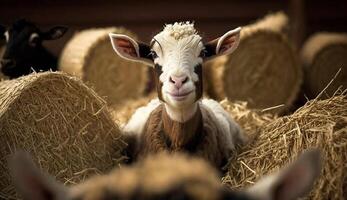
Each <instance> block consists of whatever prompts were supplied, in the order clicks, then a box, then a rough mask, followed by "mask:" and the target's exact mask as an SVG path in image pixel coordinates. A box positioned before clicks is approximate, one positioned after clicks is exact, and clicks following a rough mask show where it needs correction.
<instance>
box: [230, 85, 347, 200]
mask: <svg viewBox="0 0 347 200" xmlns="http://www.w3.org/2000/svg"><path fill="white" fill-rule="evenodd" d="M259 117H260V119H258V118H259ZM259 120H260V121H259ZM252 121H254V122H258V125H259V126H260V129H259V126H257V127H258V130H259V131H260V132H259V134H258V137H257V138H256V139H255V140H254V141H253V142H251V144H250V145H249V146H247V147H246V148H245V149H244V151H242V153H241V154H239V155H238V156H237V157H234V158H231V160H230V170H229V172H228V174H227V175H226V176H225V177H224V178H223V182H224V183H226V184H228V185H230V186H231V187H232V188H243V187H245V186H249V185H251V184H252V183H254V182H255V181H256V180H258V179H259V178H260V177H261V176H262V175H264V174H268V173H270V172H272V171H276V170H278V169H279V168H280V167H282V166H284V165H286V164H287V163H288V162H289V161H292V160H294V159H295V158H296V157H297V156H298V155H299V154H300V152H302V151H303V150H305V149H307V148H311V147H318V148H319V149H322V150H323V152H324V157H325V162H324V165H323V166H324V169H323V172H322V175H321V177H320V179H319V181H317V182H316V184H315V187H314V189H313V191H312V192H311V193H310V195H309V197H308V199H346V197H347V196H346V195H347V97H346V92H345V93H343V94H342V95H340V96H335V97H332V98H330V99H327V100H317V99H315V100H312V101H310V102H308V103H307V104H306V105H305V106H303V107H302V108H300V109H299V110H297V111H296V112H295V113H294V114H292V115H290V116H285V117H281V118H275V119H274V120H272V121H271V120H269V118H268V117H266V118H264V119H263V118H262V117H261V116H260V115H257V117H255V118H254V120H252ZM249 123H252V122H251V121H250V122H249ZM241 125H242V126H243V127H244V126H246V128H247V127H248V126H249V125H248V124H242V123H241Z"/></svg>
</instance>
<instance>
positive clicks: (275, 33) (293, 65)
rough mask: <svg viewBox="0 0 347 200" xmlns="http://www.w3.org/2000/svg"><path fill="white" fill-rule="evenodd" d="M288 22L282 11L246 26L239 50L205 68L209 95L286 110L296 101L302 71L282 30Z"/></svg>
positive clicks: (258, 106)
mask: <svg viewBox="0 0 347 200" xmlns="http://www.w3.org/2000/svg"><path fill="white" fill-rule="evenodd" d="M287 24H288V19H287V16H286V15H285V14H283V13H282V12H279V13H276V14H272V15H269V16H266V17H265V18H264V19H262V20H260V21H258V22H256V23H254V24H251V25H248V26H245V27H243V29H242V30H241V41H240V44H239V47H238V48H237V50H236V51H235V52H234V53H233V54H231V55H228V56H222V57H219V58H217V59H215V61H212V62H210V63H209V64H208V66H206V70H207V71H206V72H205V74H206V75H207V76H206V78H207V80H208V84H209V91H208V92H209V94H210V96H211V97H213V98H216V99H224V98H225V97H227V98H228V99H230V100H233V101H234V100H238V101H247V102H248V103H249V106H250V107H251V108H258V109H264V108H268V107H273V106H277V105H281V104H284V106H282V107H280V108H278V109H275V110H273V112H277V113H281V112H283V111H286V110H287V109H288V108H289V107H290V106H291V105H292V103H293V102H294V101H295V99H296V96H297V94H298V92H299V88H300V85H301V82H302V69H301V68H300V66H299V65H298V64H297V63H298V59H297V57H296V55H295V53H294V50H293V48H292V46H291V45H290V44H289V42H288V39H287V37H286V36H285V34H283V30H284V29H285V28H286V26H287Z"/></svg>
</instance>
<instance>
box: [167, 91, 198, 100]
mask: <svg viewBox="0 0 347 200" xmlns="http://www.w3.org/2000/svg"><path fill="white" fill-rule="evenodd" d="M192 92H193V90H191V91H188V92H182V93H180V92H166V93H167V94H168V95H170V96H171V98H172V99H173V100H175V101H183V100H184V99H185V98H187V97H188V96H189V94H190V93H192Z"/></svg>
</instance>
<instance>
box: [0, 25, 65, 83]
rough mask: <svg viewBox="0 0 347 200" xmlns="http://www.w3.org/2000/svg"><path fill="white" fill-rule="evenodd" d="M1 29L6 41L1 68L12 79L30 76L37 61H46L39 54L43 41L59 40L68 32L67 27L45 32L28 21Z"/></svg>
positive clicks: (0, 61) (58, 27)
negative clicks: (25, 75)
mask: <svg viewBox="0 0 347 200" xmlns="http://www.w3.org/2000/svg"><path fill="white" fill-rule="evenodd" d="M0 26H1V25H0ZM1 27H2V28H1V29H2V31H0V35H1V37H2V38H4V39H5V40H6V49H5V52H4V55H3V56H2V59H1V60H0V67H1V71H2V73H4V74H5V75H7V76H9V77H10V78H16V77H18V76H21V75H24V74H29V73H30V71H31V67H33V66H35V65H37V64H38V63H37V60H40V59H44V58H42V57H41V58H40V55H42V54H40V52H39V51H42V41H44V40H53V39H58V38H60V37H61V36H63V35H64V33H65V32H66V31H67V28H66V27H62V26H56V27H53V28H52V29H50V30H49V31H47V32H43V31H41V30H40V29H39V28H37V27H36V26H35V25H34V24H33V23H31V22H28V21H26V20H18V21H16V22H15V23H13V24H12V26H11V27H9V28H7V29H6V28H5V27H3V26H1ZM1 37H0V38H1Z"/></svg>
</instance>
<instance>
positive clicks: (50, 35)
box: [42, 26, 68, 40]
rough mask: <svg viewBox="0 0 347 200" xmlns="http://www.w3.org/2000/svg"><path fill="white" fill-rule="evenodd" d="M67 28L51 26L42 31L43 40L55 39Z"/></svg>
mask: <svg viewBox="0 0 347 200" xmlns="http://www.w3.org/2000/svg"><path fill="white" fill-rule="evenodd" d="M67 30H68V28H67V27H65V26H55V27H53V28H51V29H50V30H49V31H47V32H44V33H42V39H43V40H55V39H58V38H61V37H62V36H63V35H64V34H65V33H66V32H67Z"/></svg>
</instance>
